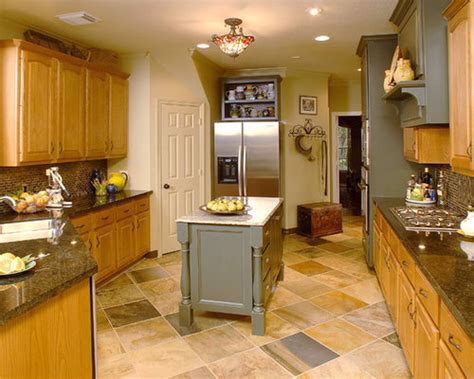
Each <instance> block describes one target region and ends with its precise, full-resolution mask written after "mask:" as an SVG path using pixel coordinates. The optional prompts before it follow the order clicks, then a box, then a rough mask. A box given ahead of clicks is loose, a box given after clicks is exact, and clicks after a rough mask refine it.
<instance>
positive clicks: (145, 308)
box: [104, 300, 160, 328]
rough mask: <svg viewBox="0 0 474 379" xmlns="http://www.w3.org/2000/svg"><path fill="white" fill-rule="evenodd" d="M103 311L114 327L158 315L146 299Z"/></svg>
mask: <svg viewBox="0 0 474 379" xmlns="http://www.w3.org/2000/svg"><path fill="white" fill-rule="evenodd" d="M104 311H105V313H106V314H107V317H108V319H109V320H110V323H111V324H112V326H113V327H114V328H117V327H119V326H124V325H128V324H132V323H135V322H139V321H144V320H148V319H150V318H155V317H159V316H160V313H159V312H158V311H157V310H156V308H155V307H153V305H152V304H151V303H150V302H149V301H148V300H140V301H136V302H133V303H128V304H123V305H118V306H115V307H111V308H106V309H104Z"/></svg>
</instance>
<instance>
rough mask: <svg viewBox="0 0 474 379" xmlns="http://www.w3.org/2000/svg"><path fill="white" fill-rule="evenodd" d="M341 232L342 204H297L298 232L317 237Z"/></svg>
mask: <svg viewBox="0 0 474 379" xmlns="http://www.w3.org/2000/svg"><path fill="white" fill-rule="evenodd" d="M337 233H342V205H341V204H336V203H311V204H303V205H298V234H301V235H304V236H307V237H310V238H318V237H323V236H328V235H331V234H337Z"/></svg>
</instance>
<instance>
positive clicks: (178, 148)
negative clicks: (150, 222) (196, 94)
mask: <svg viewBox="0 0 474 379" xmlns="http://www.w3.org/2000/svg"><path fill="white" fill-rule="evenodd" d="M199 118H200V112H199V105H180V104H166V103H164V104H162V105H161V225H162V245H161V246H162V253H167V252H170V251H176V250H179V248H180V246H179V243H178V240H177V235H176V222H175V220H176V219H177V218H179V217H181V216H183V215H185V214H187V213H189V212H191V211H193V210H194V209H196V208H197V207H198V206H199V205H200V204H199V201H200V199H201V196H200V195H201V194H200V191H201V183H200V182H201V178H200V173H201V172H202V170H201V169H202V168H201V163H200V156H201V150H200V149H203V148H204V147H203V146H202V144H201V142H200V122H199Z"/></svg>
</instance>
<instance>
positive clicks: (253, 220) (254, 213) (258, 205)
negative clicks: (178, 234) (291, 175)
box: [176, 196, 283, 226]
mask: <svg viewBox="0 0 474 379" xmlns="http://www.w3.org/2000/svg"><path fill="white" fill-rule="evenodd" d="M235 198H237V199H241V200H242V201H243V202H244V203H245V204H247V205H249V206H250V207H251V208H252V209H250V210H249V211H248V213H247V214H245V215H229V216H226V215H215V214H210V213H207V212H205V211H202V210H200V209H196V210H195V211H193V212H192V213H190V214H188V215H186V216H183V217H180V218H178V219H177V220H176V222H183V223H188V224H210V225H235V226H263V225H265V224H266V222H267V221H268V220H269V219H270V217H271V216H272V214H273V213H274V212H275V211H276V210H277V208H278V207H279V206H280V204H281V203H283V199H282V198H280V197H245V198H241V197H237V196H236V197H235Z"/></svg>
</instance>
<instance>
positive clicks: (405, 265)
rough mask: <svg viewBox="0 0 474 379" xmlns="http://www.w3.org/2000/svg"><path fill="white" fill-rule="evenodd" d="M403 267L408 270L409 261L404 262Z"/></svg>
mask: <svg viewBox="0 0 474 379" xmlns="http://www.w3.org/2000/svg"><path fill="white" fill-rule="evenodd" d="M402 265H403V266H404V267H407V268H408V267H409V266H410V265H409V264H408V262H407V261H402Z"/></svg>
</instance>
